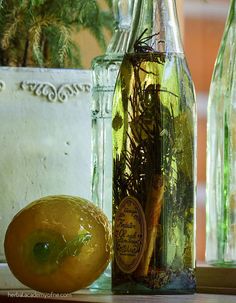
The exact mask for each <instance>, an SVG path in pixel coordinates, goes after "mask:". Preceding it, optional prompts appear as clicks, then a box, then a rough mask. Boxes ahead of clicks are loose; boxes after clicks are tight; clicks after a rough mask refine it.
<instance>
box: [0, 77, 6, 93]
mask: <svg viewBox="0 0 236 303" xmlns="http://www.w3.org/2000/svg"><path fill="white" fill-rule="evenodd" d="M5 87H6V84H5V82H4V81H2V80H0V92H1V91H3V90H4V89H5Z"/></svg>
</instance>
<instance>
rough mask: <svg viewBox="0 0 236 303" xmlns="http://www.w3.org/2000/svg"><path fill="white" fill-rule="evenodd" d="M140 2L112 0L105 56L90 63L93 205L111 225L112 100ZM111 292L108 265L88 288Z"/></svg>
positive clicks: (134, 28)
mask: <svg viewBox="0 0 236 303" xmlns="http://www.w3.org/2000/svg"><path fill="white" fill-rule="evenodd" d="M139 1H140V0H113V2H112V3H113V13H114V18H115V30H114V34H113V36H112V38H111V41H110V43H109V45H108V47H107V51H106V53H105V55H102V56H98V57H96V58H94V59H93V61H92V83H93V89H92V95H93V97H92V108H91V114H92V188H91V191H92V201H93V202H94V203H95V204H96V205H97V206H99V207H100V208H101V209H102V210H103V211H104V213H105V214H106V215H107V217H108V219H109V221H110V222H111V221H112V120H111V117H112V99H113V93H114V87H115V82H116V78H117V75H118V72H119V69H120V65H121V62H122V58H123V55H124V53H125V52H126V51H128V49H129V46H130V44H131V42H130V41H131V34H130V33H131V32H132V33H133V32H135V31H136V20H138V13H139V11H138V10H137V7H138V3H139ZM90 289H95V290H110V289H111V268H110V265H109V266H108V268H107V269H106V271H105V272H104V274H103V275H102V276H101V277H100V278H99V279H98V280H97V281H96V282H95V283H94V284H93V285H92V286H91V287H90Z"/></svg>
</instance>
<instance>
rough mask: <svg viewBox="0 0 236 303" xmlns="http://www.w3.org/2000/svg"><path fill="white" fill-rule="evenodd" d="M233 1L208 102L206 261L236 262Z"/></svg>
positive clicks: (235, 6) (235, 33)
mask: <svg viewBox="0 0 236 303" xmlns="http://www.w3.org/2000/svg"><path fill="white" fill-rule="evenodd" d="M235 40H236V1H235V0H231V2H230V8H229V13H228V17H227V21H226V25H225V30H224V34H223V38H222V42H221V46H220V49H219V53H218V56H217V59H216V63H215V67H214V73H213V76H212V82H211V86H210V93H209V102H208V125H207V203H206V219H207V225H206V233H207V236H206V240H207V241H206V261H207V263H209V264H212V265H218V266H233V267H235V266H236V124H235V123H236V122H235V121H236V43H235Z"/></svg>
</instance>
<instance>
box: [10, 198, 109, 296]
mask: <svg viewBox="0 0 236 303" xmlns="http://www.w3.org/2000/svg"><path fill="white" fill-rule="evenodd" d="M4 247H5V254H6V259H7V262H8V265H9V267H10V270H11V271H12V273H13V274H14V275H15V277H16V278H17V279H18V280H19V281H21V282H22V283H23V284H24V285H26V286H28V287H30V288H32V289H35V290H37V291H41V292H57V293H68V292H73V291H76V290H79V289H81V288H84V287H86V286H88V285H89V284H91V283H92V282H93V281H95V280H96V279H97V278H98V277H99V276H100V274H101V273H102V272H103V271H104V270H105V268H106V267H107V265H108V263H109V261H110V255H111V229H110V226H109V222H108V219H107V217H106V216H105V215H104V214H103V212H102V211H101V210H100V209H99V208H98V207H96V206H95V205H94V204H93V203H91V202H89V201H87V200H85V199H82V198H79V197H72V196H63V195H57V196H48V197H43V198H41V199H39V200H37V201H34V202H32V203H30V204H29V205H28V206H26V207H25V208H24V209H22V210H21V211H20V212H19V213H17V214H16V216H15V217H14V218H13V220H12V221H11V223H10V224H9V226H8V229H7V231H6V235H5V242H4Z"/></svg>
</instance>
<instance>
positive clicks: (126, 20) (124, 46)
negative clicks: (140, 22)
mask: <svg viewBox="0 0 236 303" xmlns="http://www.w3.org/2000/svg"><path fill="white" fill-rule="evenodd" d="M140 3H141V0H113V14H114V19H115V30H114V33H113V35H112V38H111V41H110V43H109V45H108V47H107V51H106V54H112V53H116V54H121V55H122V54H124V53H125V52H127V51H128V50H129V49H130V42H129V41H130V32H131V31H134V30H135V32H136V29H135V27H134V24H135V20H136V22H137V19H138V18H139V14H140V13H139V11H140ZM136 27H137V26H136Z"/></svg>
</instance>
